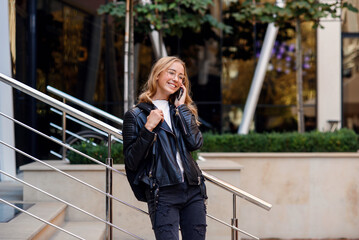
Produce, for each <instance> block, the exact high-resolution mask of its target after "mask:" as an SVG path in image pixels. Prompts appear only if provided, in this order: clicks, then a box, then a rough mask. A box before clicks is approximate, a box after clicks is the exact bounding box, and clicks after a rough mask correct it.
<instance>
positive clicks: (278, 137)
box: [201, 129, 359, 152]
mask: <svg viewBox="0 0 359 240" xmlns="http://www.w3.org/2000/svg"><path fill="white" fill-rule="evenodd" d="M203 138H204V144H203V147H202V148H201V152H356V151H357V150H358V147H359V144H358V136H357V135H356V134H355V132H354V131H352V130H348V129H341V130H338V131H335V132H318V131H313V132H307V133H303V134H301V133H296V132H293V133H262V134H260V133H250V134H247V135H238V134H222V135H219V134H209V133H205V134H203Z"/></svg>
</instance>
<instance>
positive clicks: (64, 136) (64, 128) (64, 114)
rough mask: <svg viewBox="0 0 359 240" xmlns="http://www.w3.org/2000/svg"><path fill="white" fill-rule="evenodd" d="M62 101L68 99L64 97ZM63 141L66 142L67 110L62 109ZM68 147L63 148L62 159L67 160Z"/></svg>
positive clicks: (64, 101)
mask: <svg viewBox="0 0 359 240" xmlns="http://www.w3.org/2000/svg"><path fill="white" fill-rule="evenodd" d="M62 102H63V103H64V104H66V99H65V98H63V99H62ZM62 142H63V144H66V112H64V111H62ZM66 151H67V149H66V148H64V147H63V148H62V160H64V161H65V160H66Z"/></svg>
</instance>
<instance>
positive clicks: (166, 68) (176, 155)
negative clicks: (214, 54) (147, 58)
mask: <svg viewBox="0 0 359 240" xmlns="http://www.w3.org/2000/svg"><path fill="white" fill-rule="evenodd" d="M189 89H190V83H189V80H188V76H187V72H186V66H185V64H184V62H183V61H182V60H180V59H179V58H177V57H164V58H161V59H159V60H158V61H157V62H156V63H155V65H154V66H153V68H152V70H151V73H150V75H149V78H148V80H147V82H146V84H145V86H144V91H143V93H142V94H141V95H140V96H139V104H138V105H137V106H136V107H135V108H133V109H131V110H129V111H128V112H127V113H126V114H125V117H124V126H123V140H124V155H125V165H126V169H128V171H133V172H138V174H137V177H136V179H135V184H146V185H145V186H146V191H145V192H146V197H145V200H146V202H147V205H148V210H149V214H150V218H151V223H152V228H153V230H154V233H155V236H156V239H157V240H171V239H179V227H180V229H181V234H182V239H183V240H191V239H193V240H201V239H205V234H206V226H207V225H206V206H205V199H206V198H207V196H206V190H205V185H204V180H203V176H202V173H201V170H200V169H199V167H198V165H197V163H196V162H195V161H194V160H193V158H192V156H191V154H190V152H191V151H195V150H197V149H199V148H200V147H201V146H202V142H203V140H202V134H201V132H200V130H199V128H198V124H199V122H198V115H197V109H196V107H195V106H194V104H193V102H192V99H191V97H190V96H189V93H188V92H189Z"/></svg>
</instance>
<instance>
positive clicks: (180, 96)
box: [175, 84, 186, 107]
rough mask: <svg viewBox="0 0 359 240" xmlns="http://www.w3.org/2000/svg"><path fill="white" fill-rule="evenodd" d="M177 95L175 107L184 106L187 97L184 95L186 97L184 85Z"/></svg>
mask: <svg viewBox="0 0 359 240" xmlns="http://www.w3.org/2000/svg"><path fill="white" fill-rule="evenodd" d="M175 94H176V99H175V106H176V107H178V106H179V105H181V104H184V102H185V97H184V96H183V95H186V87H185V86H184V85H183V84H182V85H181V87H180V88H179V89H178V91H177V92H176V93H175Z"/></svg>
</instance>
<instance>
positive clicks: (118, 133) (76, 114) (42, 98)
mask: <svg viewBox="0 0 359 240" xmlns="http://www.w3.org/2000/svg"><path fill="white" fill-rule="evenodd" d="M0 81H2V82H4V83H5V84H8V85H10V86H11V87H13V88H16V89H18V90H20V91H22V92H24V93H26V94H28V95H30V96H32V97H34V98H36V99H38V100H40V101H42V102H45V103H47V104H49V105H51V106H53V107H55V108H58V109H60V110H61V111H63V112H65V113H67V114H70V115H72V116H74V117H76V118H78V119H80V120H81V121H84V122H85V123H88V124H91V125H92V126H94V127H96V128H100V129H102V130H104V131H106V132H107V133H109V134H112V135H114V136H115V137H118V138H120V139H122V135H121V131H120V130H119V129H118V128H115V127H112V126H111V125H109V124H107V123H104V122H102V121H100V120H98V119H96V118H94V117H92V116H90V115H88V114H86V113H83V112H81V111H80V110H78V109H76V108H74V107H71V106H69V105H67V104H65V103H63V102H60V101H59V100H57V99H55V98H52V97H50V96H48V95H46V94H44V93H42V92H40V91H38V90H36V89H33V88H32V87H29V86H28V85H26V84H24V83H22V82H20V81H17V80H15V79H13V78H11V77H8V76H6V75H4V74H2V73H0Z"/></svg>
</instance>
